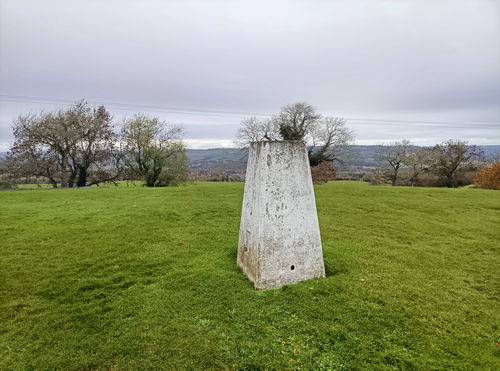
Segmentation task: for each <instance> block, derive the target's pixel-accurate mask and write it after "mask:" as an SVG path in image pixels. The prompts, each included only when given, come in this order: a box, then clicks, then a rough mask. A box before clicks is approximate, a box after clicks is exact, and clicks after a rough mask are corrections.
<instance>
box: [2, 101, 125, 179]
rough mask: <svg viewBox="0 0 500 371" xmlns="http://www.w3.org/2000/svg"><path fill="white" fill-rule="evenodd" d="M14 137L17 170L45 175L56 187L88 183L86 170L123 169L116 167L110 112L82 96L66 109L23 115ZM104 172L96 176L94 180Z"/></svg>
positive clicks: (12, 164) (13, 162)
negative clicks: (95, 105)
mask: <svg viewBox="0 0 500 371" xmlns="http://www.w3.org/2000/svg"><path fill="white" fill-rule="evenodd" d="M13 132H14V138H15V142H14V144H13V145H12V147H11V148H10V151H9V155H8V157H9V161H8V163H9V166H10V167H11V169H12V170H13V173H14V174H18V175H19V176H20V175H22V174H24V175H25V176H27V175H31V176H43V177H47V178H48V179H49V181H50V182H51V183H52V185H53V186H54V187H57V184H58V183H60V184H61V187H68V186H69V187H72V186H73V185H74V184H75V180H76V184H77V185H78V186H79V187H82V186H85V185H88V179H87V178H88V172H89V170H90V169H92V170H93V174H94V175H97V174H100V175H103V174H104V172H103V171H100V170H99V169H101V170H102V169H104V168H106V176H107V177H108V178H109V175H110V174H111V173H114V175H115V176H117V175H118V174H119V171H117V170H116V169H117V168H114V167H113V164H114V159H115V158H116V155H117V153H116V150H117V149H116V148H115V145H116V141H117V135H116V134H115V133H114V130H113V127H112V123H111V115H110V114H109V112H108V111H107V110H106V109H105V108H104V107H103V106H100V107H98V108H96V109H94V108H91V107H89V105H88V104H87V103H86V102H84V101H81V102H79V103H77V104H75V105H73V106H71V107H69V108H67V109H59V110H56V111H53V112H48V113H40V114H38V115H26V116H20V117H19V118H18V119H17V120H15V121H14V125H13ZM103 180H106V179H104V178H101V177H98V176H94V177H93V179H92V183H94V184H96V183H98V182H100V181H103Z"/></svg>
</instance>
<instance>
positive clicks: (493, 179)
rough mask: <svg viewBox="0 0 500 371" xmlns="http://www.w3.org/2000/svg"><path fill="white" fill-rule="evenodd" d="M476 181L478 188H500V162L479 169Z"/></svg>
mask: <svg viewBox="0 0 500 371" xmlns="http://www.w3.org/2000/svg"><path fill="white" fill-rule="evenodd" d="M475 183H476V187H478V188H484V189H500V162H495V163H494V164H493V165H491V167H489V166H485V167H483V168H482V169H481V170H479V171H478V172H477V173H476V177H475Z"/></svg>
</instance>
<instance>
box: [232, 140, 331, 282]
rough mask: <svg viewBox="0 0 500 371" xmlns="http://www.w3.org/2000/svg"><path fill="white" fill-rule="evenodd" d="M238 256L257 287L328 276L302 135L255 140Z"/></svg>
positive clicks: (252, 145)
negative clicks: (285, 138) (295, 139)
mask: <svg viewBox="0 0 500 371" xmlns="http://www.w3.org/2000/svg"><path fill="white" fill-rule="evenodd" d="M237 262H238V266H239V267H240V268H241V269H242V270H243V272H245V274H246V275H247V276H248V278H249V279H250V280H251V281H252V282H253V284H254V287H255V288H256V289H259V290H260V289H272V288H278V287H281V286H283V285H287V284H291V283H296V282H299V281H303V280H307V279H310V278H317V277H324V276H325V267H324V263H323V250H322V247H321V236H320V232H319V224H318V216H317V213H316V202H315V200H314V189H313V184H312V180H311V170H310V168H309V161H308V157H307V150H306V147H305V145H304V143H303V142H302V141H285V142H257V143H251V145H250V151H249V154H248V164H247V172H246V181H245V193H244V196H243V207H242V213H241V224H240V238H239V244H238V258H237Z"/></svg>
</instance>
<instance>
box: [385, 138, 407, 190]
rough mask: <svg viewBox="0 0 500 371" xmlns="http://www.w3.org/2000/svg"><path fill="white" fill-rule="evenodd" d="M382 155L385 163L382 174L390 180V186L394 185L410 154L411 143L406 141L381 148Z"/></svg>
mask: <svg viewBox="0 0 500 371" xmlns="http://www.w3.org/2000/svg"><path fill="white" fill-rule="evenodd" d="M381 148H382V151H383V153H382V155H383V159H384V162H385V165H386V166H384V173H385V176H386V177H387V178H388V179H389V180H390V182H391V185H393V186H394V185H396V183H397V181H398V176H399V171H400V170H401V167H402V166H403V164H404V161H405V159H406V157H407V155H408V153H409V152H410V149H411V143H410V141H409V140H407V139H403V140H402V141H400V142H395V143H391V144H389V145H387V146H382V147H381Z"/></svg>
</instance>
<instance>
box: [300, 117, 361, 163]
mask: <svg viewBox="0 0 500 371" xmlns="http://www.w3.org/2000/svg"><path fill="white" fill-rule="evenodd" d="M353 138H354V135H353V132H352V130H350V129H349V128H348V127H347V124H346V121H345V120H344V119H343V118H338V117H325V118H324V119H323V120H322V121H320V122H318V123H315V124H314V125H313V126H311V127H310V129H309V133H308V136H307V137H306V141H307V142H308V143H309V148H308V155H309V163H310V165H311V166H317V165H319V164H320V163H322V162H334V161H337V162H340V163H341V164H344V159H343V158H342V157H343V156H344V155H345V152H346V147H347V146H348V145H349V144H350V143H351V142H352V140H353Z"/></svg>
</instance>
